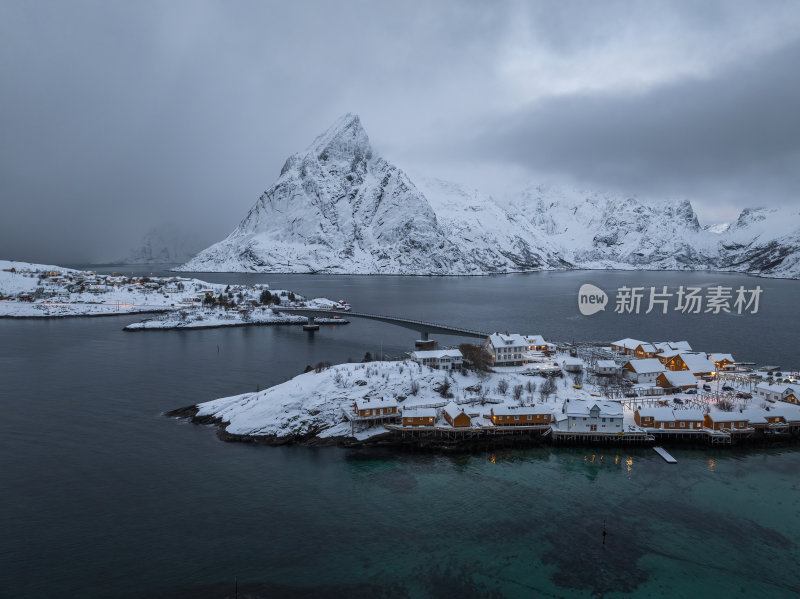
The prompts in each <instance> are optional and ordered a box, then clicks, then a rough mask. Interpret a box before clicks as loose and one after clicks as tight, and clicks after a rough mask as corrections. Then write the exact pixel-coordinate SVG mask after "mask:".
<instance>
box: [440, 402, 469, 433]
mask: <svg viewBox="0 0 800 599" xmlns="http://www.w3.org/2000/svg"><path fill="white" fill-rule="evenodd" d="M442 414H443V415H444V419H445V420H447V422H448V423H449V424H450V426H452V427H454V428H465V427H468V426H470V425H471V424H472V419H471V418H470V417H469V416H468V415H467V414H466V412H464V410H463V409H462V408H460V407H459V406H457V405H456V404H453V403H451V404H449V405H447V406H445V408H444V410H442Z"/></svg>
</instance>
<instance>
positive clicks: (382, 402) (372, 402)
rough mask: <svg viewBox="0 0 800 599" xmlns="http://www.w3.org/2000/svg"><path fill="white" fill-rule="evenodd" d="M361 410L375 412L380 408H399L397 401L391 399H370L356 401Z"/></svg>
mask: <svg viewBox="0 0 800 599" xmlns="http://www.w3.org/2000/svg"><path fill="white" fill-rule="evenodd" d="M355 403H356V406H357V407H358V409H359V410H374V409H379V408H393V407H397V400H396V399H394V398H389V397H368V398H362V399H357V400H356V402H355Z"/></svg>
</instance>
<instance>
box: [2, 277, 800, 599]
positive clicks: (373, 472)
mask: <svg viewBox="0 0 800 599" xmlns="http://www.w3.org/2000/svg"><path fill="white" fill-rule="evenodd" d="M203 278H206V279H208V280H215V281H234V280H237V281H253V282H256V281H257V282H270V283H271V284H272V285H273V287H288V288H291V289H294V290H296V291H299V292H301V293H304V294H307V295H326V296H328V297H333V298H335V299H339V298H340V297H341V298H345V299H347V300H348V301H350V302H352V303H353V305H354V308H356V309H359V310H364V311H375V312H382V313H389V314H398V315H407V316H409V317H415V318H425V319H428V320H432V321H438V322H445V323H451V324H457V325H462V326H470V327H475V328H480V329H490V330H494V329H499V330H505V329H509V330H520V331H525V332H530V333H542V334H544V335H545V337H549V338H553V339H571V338H573V337H574V338H575V339H584V338H591V339H613V338H617V337H623V336H631V337H640V338H644V339H651V340H660V339H687V340H689V341H690V342H692V343H693V344H694V345H696V346H698V347H702V348H705V349H712V350H716V351H720V350H722V351H732V352H733V353H734V355H735V356H736V357H737V358H739V359H746V360H751V361H756V362H771V363H777V364H782V365H785V366H789V365H794V364H800V356H799V355H798V351H797V349H796V337H797V325H796V322H797V318H796V314H795V306H796V304H797V298H798V291H799V290H800V284H798V283H797V282H793V281H772V280H768V279H754V278H750V277H741V276H737V275H716V274H696V273H596V272H595V273H559V274H541V275H540V274H535V275H517V276H500V277H478V278H401V277H314V276H274V275H204V276H203ZM587 281H588V282H594V283H595V284H598V285H599V286H600V287H603V288H604V289H606V290H611V289H616V288H617V287H618V286H620V285H622V284H627V285H629V286H630V285H645V286H649V285H670V286H677V285H681V284H683V285H703V286H707V285H716V284H723V285H728V286H735V285H738V284H744V285H745V286H750V287H752V286H754V285H755V284H760V285H761V286H762V288H764V294H763V296H762V304H761V309H760V313H759V314H758V315H754V316H744V315H743V316H731V315H721V316H711V315H705V316H696V317H695V316H685V315H668V316H656V315H649V316H639V317H634V316H620V315H615V314H612V313H601V314H598V315H595V316H593V317H583V316H580V315H578V312H577V309H576V299H575V294H576V291H577V288H578V286H579V285H580V284H581V283H583V282H587ZM137 319H138V317H135V316H126V317H111V318H91V319H90V318H85V319H83V318H82V319H68V320H62V321H56V320H51V321H9V320H4V321H0V339H1V340H2V343H0V408H2V418H0V596H2V597H7V596H8V597H75V596H80V597H82V598H93V597H121V598H129V597H130V598H133V597H159V598H160V597H164V598H166V597H180V598H184V597H185V598H188V597H199V598H201V599H203V598H206V597H208V598H212V597H225V596H233V581H234V577H238V580H239V584H240V591H241V592H240V596H241V595H242V594H243V593H244V592H253V593H255V592H257V593H260V594H261V595H263V596H265V597H266V596H269V597H297V596H306V597H313V596H321V597H322V596H324V597H331V596H332V597H337V596H340V597H359V596H361V597H381V596H384V597H449V596H458V597H483V596H490V597H492V596H497V597H529V596H535V595H540V596H545V597H547V596H550V597H573V596H574V597H591V596H605V597H618V596H637V597H653V596H663V597H696V596H703V595H704V596H708V597H722V596H744V595H748V596H752V595H753V593H757V594H758V595H759V596H770V597H783V596H785V597H790V596H796V595H797V593H798V592H800V588H799V587H798V584H797V583H796V581H795V580H794V578H793V577H792V576H791V575H789V574H790V573H791V572H793V571H794V569H795V567H796V556H797V555H798V553H799V551H798V545H797V543H798V541H797V539H798V537H799V536H800V517H799V516H800V494H799V493H798V482H797V480H798V479H797V473H798V472H799V471H800V451H797V450H796V449H794V448H784V449H774V450H769V451H749V452H742V451H737V450H734V451H719V450H715V451H711V450H709V451H702V452H701V451H694V450H676V451H674V455H675V457H676V458H677V459H678V464H677V465H668V464H666V463H665V462H663V460H661V458H659V457H658V456H656V455H655V454H654V453H653V452H652V450H620V451H616V450H608V448H605V449H602V450H594V449H592V448H587V449H579V450H558V451H554V450H551V449H549V448H539V449H530V450H520V451H497V452H494V453H491V452H480V453H474V454H468V455H456V456H442V455H434V454H426V453H403V454H400V455H397V454H395V453H391V452H388V451H377V450H369V451H368V450H342V449H338V448H319V449H309V448H296V447H290V448H271V447H251V446H246V445H239V444H225V443H222V442H220V441H218V440H217V439H216V437H215V435H214V431H213V429H211V428H207V427H199V426H194V425H189V424H185V423H180V422H177V421H175V420H170V419H167V418H164V417H163V416H161V414H162V413H163V412H164V411H165V410H168V409H171V408H174V407H178V406H183V405H187V404H191V403H196V402H198V401H203V400H207V399H212V398H215V397H220V396H224V395H230V394H235V393H241V392H245V391H248V390H255V389H256V388H257V387H261V388H263V387H264V386H266V385H271V384H275V383H278V382H281V381H283V380H286V379H287V378H289V377H290V376H292V375H294V374H295V373H299V372H300V371H302V369H303V367H304V366H305V365H306V364H309V363H311V364H313V363H315V362H318V361H321V360H330V361H333V362H336V361H343V360H345V359H347V358H348V357H352V358H356V359H357V358H360V357H361V356H362V355H363V353H364V352H365V351H367V350H369V351H372V352H373V353H375V352H380V351H381V350H382V351H384V352H385V353H388V354H395V355H396V354H400V353H401V352H403V351H407V350H408V349H409V348H410V344H411V343H412V342H413V340H414V338H415V337H416V334H415V333H414V332H413V331H407V330H404V329H400V328H396V327H391V326H388V325H383V324H380V323H372V322H366V321H354V322H353V323H352V324H350V325H346V326H340V327H335V328H333V327H323V328H322V330H320V331H319V332H318V333H316V334H315V335H313V336H309V335H308V334H305V333H303V332H302V331H301V330H300V329H299V328H297V327H257V328H236V329H214V330H208V331H171V332H151V333H136V334H127V333H122V331H121V328H122V327H123V326H124V325H125V324H127V323H129V322H133V321H135V320H137ZM442 341H443V342H447V341H452V342H457V341H458V339H455V338H453V339H447V338H443V339H442ZM604 523H605V527H606V531H607V535H606V537H605V544H604V543H603V535H602V531H603V526H604Z"/></svg>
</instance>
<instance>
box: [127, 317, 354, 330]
mask: <svg viewBox="0 0 800 599" xmlns="http://www.w3.org/2000/svg"><path fill="white" fill-rule="evenodd" d="M307 322H308V320H307V319H306V318H303V320H275V321H271V322H267V321H265V322H231V323H217V324H208V325H205V326H204V325H185V326H183V325H177V324H176V325H174V326H164V327H139V326H133V325H128V326H126V327H123V329H122V330H123V331H125V332H126V333H138V332H142V331H197V330H200V329H228V328H233V327H263V326H286V325H301V326H302V325H304V324H306V323H307ZM314 323H315V324H319V325H323V326H324V325H337V324H350V321H349V320H346V319H343V318H342V319H334V318H315V319H314ZM135 324H138V323H135Z"/></svg>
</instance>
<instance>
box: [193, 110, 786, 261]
mask: <svg viewBox="0 0 800 599" xmlns="http://www.w3.org/2000/svg"><path fill="white" fill-rule="evenodd" d="M798 257H800V214H798V211H797V210H796V209H794V210H791V209H784V210H765V209H755V210H744V211H742V214H741V215H740V217H739V219H738V220H737V221H736V222H735V223H732V224H731V225H730V226H728V227H716V228H703V227H701V226H700V223H699V222H698V219H697V215H696V214H695V212H694V209H693V208H692V205H691V203H690V202H689V201H688V200H685V199H684V200H679V201H669V200H658V201H657V200H644V199H639V198H636V197H631V196H620V195H613V194H608V193H602V192H597V191H589V192H587V191H581V190H574V189H564V188H555V187H549V186H542V185H539V186H530V187H527V188H525V189H523V190H522V191H521V192H518V193H515V194H512V195H509V196H506V197H501V198H497V199H494V198H492V197H491V196H488V195H486V194H483V193H481V192H478V191H474V190H468V189H466V188H464V187H461V186H459V185H457V184H455V183H449V182H445V181H441V180H438V179H422V178H421V179H419V180H418V181H417V182H416V184H415V183H414V182H412V181H411V179H410V178H409V177H408V176H407V175H406V174H405V173H404V172H403V171H402V170H400V169H398V168H397V167H396V166H394V165H392V164H391V163H389V162H387V161H386V160H384V159H383V158H380V157H378V156H376V155H375V153H374V152H373V150H372V147H371V145H370V142H369V138H368V137H367V134H366V132H365V131H364V129H363V127H362V126H361V122H360V120H359V118H358V117H357V116H355V115H352V114H347V115H345V116H343V117H341V118H340V119H339V120H338V121H337V122H336V123H334V125H333V126H332V127H331V128H330V129H328V131H326V132H325V133H324V134H322V135H321V136H319V137H318V138H317V139H316V140H315V141H314V142H313V143H312V144H311V146H309V148H308V149H306V150H305V151H303V152H299V153H297V154H294V155H293V156H291V157H290V158H289V159H288V160H287V161H286V164H285V165H284V167H283V169H282V171H281V175H280V177H279V178H278V180H277V181H276V182H275V184H274V185H273V186H272V187H270V188H269V189H268V190H267V191H265V192H264V194H263V195H262V196H261V197H260V198H259V199H258V201H257V202H256V204H255V206H253V208H252V209H251V210H250V212H249V213H248V214H247V216H246V217H245V218H244V220H242V222H241V223H240V224H239V226H238V227H237V228H236V230H235V231H233V233H231V234H230V235H229V236H228V237H227V238H226V239H224V240H223V241H221V242H219V243H217V244H214V245H213V246H211V247H209V248H207V249H206V250H204V251H202V252H200V254H198V255H197V256H195V257H194V258H192V259H191V260H190V261H189V262H187V263H186V264H184V265H182V266H181V267H179V269H178V270H183V271H215V272H224V271H257V272H329V273H340V274H344V273H354V274H415V275H447V274H454V275H463V274H487V273H504V272H523V271H530V270H550V269H565V268H614V269H637V268H638V269H682V270H705V269H709V270H735V271H741V272H750V273H757V274H765V275H768V276H779V277H800V265H798V262H799V261H798Z"/></svg>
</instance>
